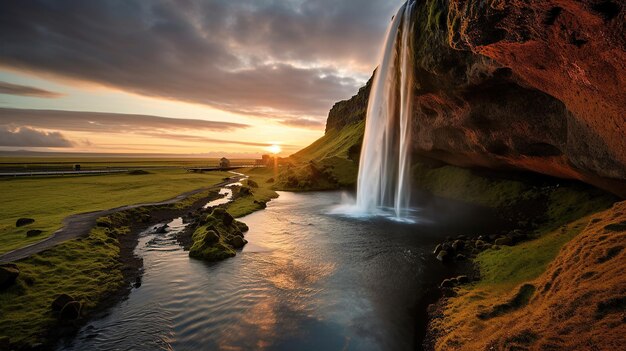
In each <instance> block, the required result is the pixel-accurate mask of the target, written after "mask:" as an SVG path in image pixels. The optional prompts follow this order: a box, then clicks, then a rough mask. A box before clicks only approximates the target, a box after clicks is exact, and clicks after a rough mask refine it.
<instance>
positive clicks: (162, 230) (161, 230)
mask: <svg viewBox="0 0 626 351" xmlns="http://www.w3.org/2000/svg"><path fill="white" fill-rule="evenodd" d="M167 228H168V225H167V224H163V225H158V226H156V227H154V232H155V233H158V234H165V233H167Z"/></svg>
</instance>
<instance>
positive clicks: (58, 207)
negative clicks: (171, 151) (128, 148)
mask: <svg viewBox="0 0 626 351" xmlns="http://www.w3.org/2000/svg"><path fill="white" fill-rule="evenodd" d="M150 172H151V173H150V174H145V175H129V174H115V175H100V176H70V177H68V176H66V177H34V178H8V179H0V194H2V200H3V201H1V202H0V213H2V217H0V253H5V252H8V251H11V250H14V249H16V248H19V247H22V246H25V245H28V244H31V243H33V242H36V241H39V240H41V239H43V238H45V237H47V236H49V235H51V234H52V233H53V232H54V231H55V230H57V229H59V228H60V227H61V225H62V220H63V219H64V218H65V217H67V216H69V215H71V214H76V213H82V212H89V211H96V210H104V209H109V208H114V207H118V206H123V205H131V204H137V203H145V202H157V201H162V200H167V199H170V198H172V197H175V196H176V195H178V194H181V193H184V192H187V191H191V190H194V189H198V188H203V187H208V186H211V185H213V184H216V183H219V182H220V181H221V180H222V179H223V178H224V177H227V176H229V175H231V174H229V173H226V172H208V173H202V174H200V173H187V172H185V171H184V170H181V169H172V170H151V171H150ZM20 217H28V218H33V219H35V223H33V224H31V225H27V226H24V227H20V228H16V227H15V221H16V220H17V219H18V218H20ZM30 229H40V230H43V231H44V232H43V233H42V234H41V235H38V236H35V237H30V238H27V237H26V232H27V231H28V230H30Z"/></svg>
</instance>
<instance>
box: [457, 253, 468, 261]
mask: <svg viewBox="0 0 626 351" xmlns="http://www.w3.org/2000/svg"><path fill="white" fill-rule="evenodd" d="M455 259H456V260H457V261H465V260H466V259H467V257H465V255H463V254H458V255H456V257H455Z"/></svg>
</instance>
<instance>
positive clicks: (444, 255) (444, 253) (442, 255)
mask: <svg viewBox="0 0 626 351" xmlns="http://www.w3.org/2000/svg"><path fill="white" fill-rule="evenodd" d="M437 259H438V260H439V261H441V262H445V261H447V260H449V259H450V254H449V253H448V251H446V250H441V251H439V254H438V255H437Z"/></svg>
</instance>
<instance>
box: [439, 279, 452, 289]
mask: <svg viewBox="0 0 626 351" xmlns="http://www.w3.org/2000/svg"><path fill="white" fill-rule="evenodd" d="M455 285H456V281H455V280H454V279H444V280H443V281H442V282H441V284H440V285H439V287H441V288H452V287H454V286H455Z"/></svg>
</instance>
